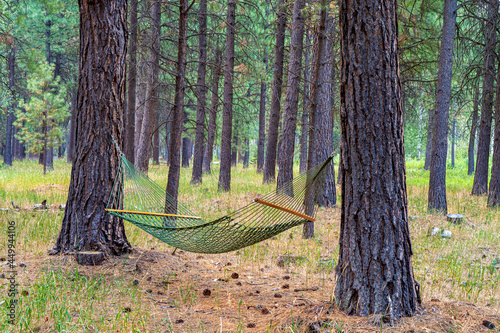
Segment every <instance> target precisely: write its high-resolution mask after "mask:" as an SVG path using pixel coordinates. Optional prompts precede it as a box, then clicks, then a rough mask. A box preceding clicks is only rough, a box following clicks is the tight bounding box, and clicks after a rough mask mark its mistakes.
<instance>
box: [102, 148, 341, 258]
mask: <svg viewBox="0 0 500 333" xmlns="http://www.w3.org/2000/svg"><path fill="white" fill-rule="evenodd" d="M331 160H332V157H329V158H328V159H326V160H325V161H323V162H322V163H320V164H318V165H317V166H315V167H314V168H312V169H310V170H309V171H308V172H305V173H303V174H301V175H299V176H298V177H296V178H294V179H293V180H292V181H290V182H288V183H285V184H284V185H283V186H281V187H279V188H277V189H276V190H275V191H273V192H271V193H269V194H267V195H264V196H261V197H259V198H256V199H255V200H254V201H252V202H250V203H249V204H248V205H247V206H244V207H242V208H240V209H238V210H236V211H235V212H233V213H231V214H229V215H225V216H222V217H221V218H218V219H216V220H214V221H210V222H209V221H205V220H203V218H201V217H200V216H199V215H197V214H195V213H193V212H191V211H190V210H189V209H188V208H187V207H186V206H184V205H182V204H181V203H179V202H177V201H175V200H174V199H173V198H172V196H170V195H169V194H167V193H166V191H165V189H164V188H162V187H161V186H159V185H158V184H156V183H155V182H154V181H152V180H151V179H150V178H149V177H148V176H147V175H145V174H144V173H142V172H141V171H139V170H138V169H136V168H135V167H134V165H133V164H132V163H130V162H129V161H127V160H126V159H125V157H124V156H121V166H120V168H119V171H118V174H117V176H116V180H115V183H114V185H113V191H112V192H111V196H110V199H109V202H108V207H107V209H106V210H107V212H108V213H109V214H112V215H114V216H117V217H120V218H123V219H124V220H127V221H129V222H131V223H133V224H134V225H136V226H137V227H139V228H141V229H143V230H144V231H146V232H147V233H149V234H151V235H153V236H154V237H157V238H158V239H160V240H161V241H163V242H165V243H167V244H169V245H171V246H173V247H175V248H179V249H181V250H185V251H189V252H196V253H223V252H229V251H234V250H237V249H241V248H243V247H246V246H249V245H252V244H255V243H258V242H261V241H263V240H265V239H268V238H271V237H273V236H275V235H277V234H279V233H281V232H283V231H285V230H288V229H290V228H292V227H295V226H298V225H301V224H303V223H306V222H308V221H314V220H315V219H314V217H315V215H316V211H317V206H316V205H315V203H316V202H317V198H318V197H319V194H320V193H323V184H324V179H325V176H326V174H328V172H327V170H328V169H329V167H328V166H329V165H330V163H331Z"/></svg>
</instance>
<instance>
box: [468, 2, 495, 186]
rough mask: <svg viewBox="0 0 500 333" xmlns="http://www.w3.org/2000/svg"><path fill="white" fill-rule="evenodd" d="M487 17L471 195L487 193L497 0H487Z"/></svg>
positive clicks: (493, 94) (493, 93) (493, 92)
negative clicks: (474, 168)
mask: <svg viewBox="0 0 500 333" xmlns="http://www.w3.org/2000/svg"><path fill="white" fill-rule="evenodd" d="M487 12H488V18H487V22H486V29H485V31H484V33H485V47H484V68H483V71H484V72H483V93H482V104H481V120H480V124H479V141H478V144H477V158H476V171H475V173H474V183H473V184H472V195H483V194H487V193H488V169H489V163H490V148H491V123H492V113H493V101H494V96H495V88H494V87H495V84H494V82H495V59H496V53H495V47H496V39H497V38H496V36H497V31H496V30H497V28H498V27H497V21H498V1H495V0H490V1H488V11H487Z"/></svg>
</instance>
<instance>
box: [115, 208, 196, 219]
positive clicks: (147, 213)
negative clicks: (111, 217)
mask: <svg viewBox="0 0 500 333" xmlns="http://www.w3.org/2000/svg"><path fill="white" fill-rule="evenodd" d="M105 211H107V212H117V213H125V214H137V215H153V216H171V217H182V218H185V219H194V220H201V217H199V216H189V215H178V214H166V213H152V212H139V211H135V210H124V209H111V208H106V209H105Z"/></svg>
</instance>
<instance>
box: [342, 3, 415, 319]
mask: <svg viewBox="0 0 500 333" xmlns="http://www.w3.org/2000/svg"><path fill="white" fill-rule="evenodd" d="M377 4H378V6H374V5H373V2H372V1H368V0H364V1H358V2H350V1H347V0H342V1H341V2H340V9H339V12H340V33H341V42H340V43H341V44H340V45H341V80H340V82H341V86H340V105H341V111H340V126H341V141H342V148H341V149H342V151H341V152H342V164H343V165H344V167H343V169H342V177H343V182H342V215H341V226H340V250H339V262H338V265H337V268H336V274H337V285H336V289H335V298H336V302H337V304H338V306H339V308H340V309H341V310H342V311H345V312H346V313H347V314H349V315H359V316H368V315H370V314H384V315H387V316H388V317H389V320H391V319H392V318H399V317H401V316H411V315H413V314H414V313H415V310H416V308H417V295H416V291H415V282H414V278H413V269H412V264H411V255H412V254H413V253H412V247H411V241H410V235H409V228H408V207H407V194H406V184H405V173H406V171H405V154H404V146H403V110H402V107H401V88H400V87H401V84H400V81H399V61H398V49H397V47H398V46H397V45H398V28H397V27H398V25H397V4H396V1H395V0H384V1H380V2H378V3H377ZM380 22H384V24H380ZM360 24H363V26H364V28H363V29H360V28H359V27H360ZM368 92H369V93H368Z"/></svg>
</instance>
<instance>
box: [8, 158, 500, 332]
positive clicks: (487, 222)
mask: <svg viewBox="0 0 500 333" xmlns="http://www.w3.org/2000/svg"><path fill="white" fill-rule="evenodd" d="M464 163H465V161H464ZM464 163H463V164H464ZM422 164H423V161H408V163H407V184H408V199H409V215H410V216H411V218H410V232H411V238H412V244H413V250H414V256H413V267H414V272H415V278H416V280H417V281H418V282H419V283H420V284H421V291H422V299H423V303H422V307H421V309H420V310H419V311H418V313H417V314H416V315H415V316H414V317H411V318H403V319H400V320H395V321H394V322H393V323H392V324H389V323H384V322H383V320H382V318H380V316H372V317H348V316H346V315H344V314H343V313H341V312H339V311H338V310H337V309H336V308H335V305H334V301H333V291H334V288H335V273H334V267H335V262H336V261H337V258H338V238H339V226H340V208H329V209H320V211H319V214H318V220H317V222H316V237H315V238H314V239H313V240H303V239H302V238H301V233H302V230H301V228H300V227H298V228H294V229H292V230H290V231H287V232H285V233H283V234H281V235H278V236H276V237H274V238H272V239H269V240H267V241H264V242H262V243H259V244H256V245H253V246H251V247H248V248H245V249H242V250H239V251H235V252H231V253H226V254H219V255H199V254H195V253H187V252H184V251H179V250H178V251H176V252H175V255H172V251H173V248H172V247H170V246H168V245H166V244H164V243H162V242H160V241H158V240H157V239H155V238H153V237H152V236H150V235H148V234H146V233H144V232H143V231H142V230H140V229H138V228H135V227H134V226H132V225H129V224H126V230H127V236H128V239H129V241H130V243H131V244H132V246H133V247H134V251H133V252H132V253H130V254H127V255H123V256H121V257H115V258H111V259H109V260H108V261H106V262H105V263H104V264H103V265H101V266H97V267H82V266H79V265H78V264H76V262H75V260H74V258H73V257H72V256H48V255H47V250H49V249H50V248H51V247H52V246H53V244H54V243H55V240H56V237H57V235H58V232H59V228H60V225H61V220H62V216H63V212H62V211H61V210H60V209H59V205H60V204H64V203H65V201H66V196H67V188H68V186H69V173H70V166H69V165H68V164H66V163H64V162H62V161H56V164H55V170H54V171H51V172H50V173H48V174H47V175H46V176H43V175H42V172H41V167H40V166H38V165H37V164H36V163H35V162H26V161H25V162H16V163H15V165H14V167H13V168H11V169H7V168H0V209H1V208H9V210H2V211H0V228H1V229H2V231H1V232H0V260H2V258H3V259H5V255H6V252H7V240H8V238H7V225H8V222H9V221H14V222H15V228H16V247H15V251H16V257H15V260H16V264H17V266H16V268H15V271H16V273H17V276H16V283H18V284H19V285H18V291H19V294H18V295H17V296H16V299H17V300H18V304H17V308H16V324H15V326H11V325H10V324H9V323H8V317H7V312H8V308H7V304H8V303H9V298H7V293H8V288H9V281H8V280H6V279H0V331H1V332H275V331H279V332H281V331H284V332H407V333H410V332H498V329H499V327H500V233H499V231H498V230H500V210H489V209H487V208H486V199H485V198H484V197H472V196H470V190H471V187H472V180H473V177H472V176H467V171H466V169H465V166H464V165H462V164H461V163H458V167H457V168H455V169H453V170H448V180H447V186H448V207H449V213H459V214H463V215H464V216H465V219H464V222H463V223H462V224H460V225H454V224H450V223H449V222H447V220H446V217H444V216H442V215H431V214H428V213H427V209H426V204H427V199H426V198H427V184H428V172H427V171H425V170H422ZM166 170H167V169H166V168H165V167H153V168H152V170H151V171H150V176H151V177H152V178H153V179H155V180H157V181H158V182H160V183H161V184H163V185H165V183H166ZM189 179H190V169H189V170H188V169H183V170H182V175H181V188H180V193H181V195H180V200H181V201H182V202H184V203H185V204H187V206H189V207H190V208H191V210H192V211H194V212H203V215H204V216H205V217H206V219H207V220H210V219H211V218H214V217H217V216H219V215H224V214H226V213H227V212H228V211H231V210H233V209H235V208H238V207H241V206H243V205H245V204H247V203H248V202H250V201H251V200H252V199H253V198H254V197H255V195H256V194H258V193H267V192H269V191H270V190H272V188H273V185H266V186H263V185H261V182H262V178H261V176H260V175H257V174H256V173H255V169H254V168H250V169H248V170H245V169H243V168H242V167H241V166H238V167H237V168H236V169H234V170H233V177H232V179H233V183H232V191H231V193H218V192H217V179H218V177H217V174H214V175H211V176H206V177H205V178H204V182H203V184H202V185H200V186H195V187H193V186H190V185H189ZM338 190H340V187H338ZM11 200H12V201H13V202H14V203H15V205H17V206H19V207H20V209H19V210H13V209H11V208H12V204H11ZM43 200H47V205H49V207H50V209H48V210H44V211H33V210H32V209H31V208H32V207H33V206H34V205H35V204H36V203H40V202H42V201H43ZM432 228H444V229H446V230H449V231H451V238H449V239H447V238H442V237H440V236H439V235H435V236H432V235H430V233H429V231H430V229H432ZM282 255H293V256H300V258H299V260H296V261H295V262H285V263H283V264H282V263H279V260H278V259H279V258H280V256H282ZM9 270H10V268H9V267H8V265H7V261H5V260H4V261H2V262H0V277H2V276H3V275H2V274H4V275H6V277H8V274H9V273H8V271H9ZM488 323H491V325H494V326H495V327H494V328H493V329H489V328H487V327H486V326H485V325H490V324H488ZM491 325H490V327H493V326H491Z"/></svg>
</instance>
